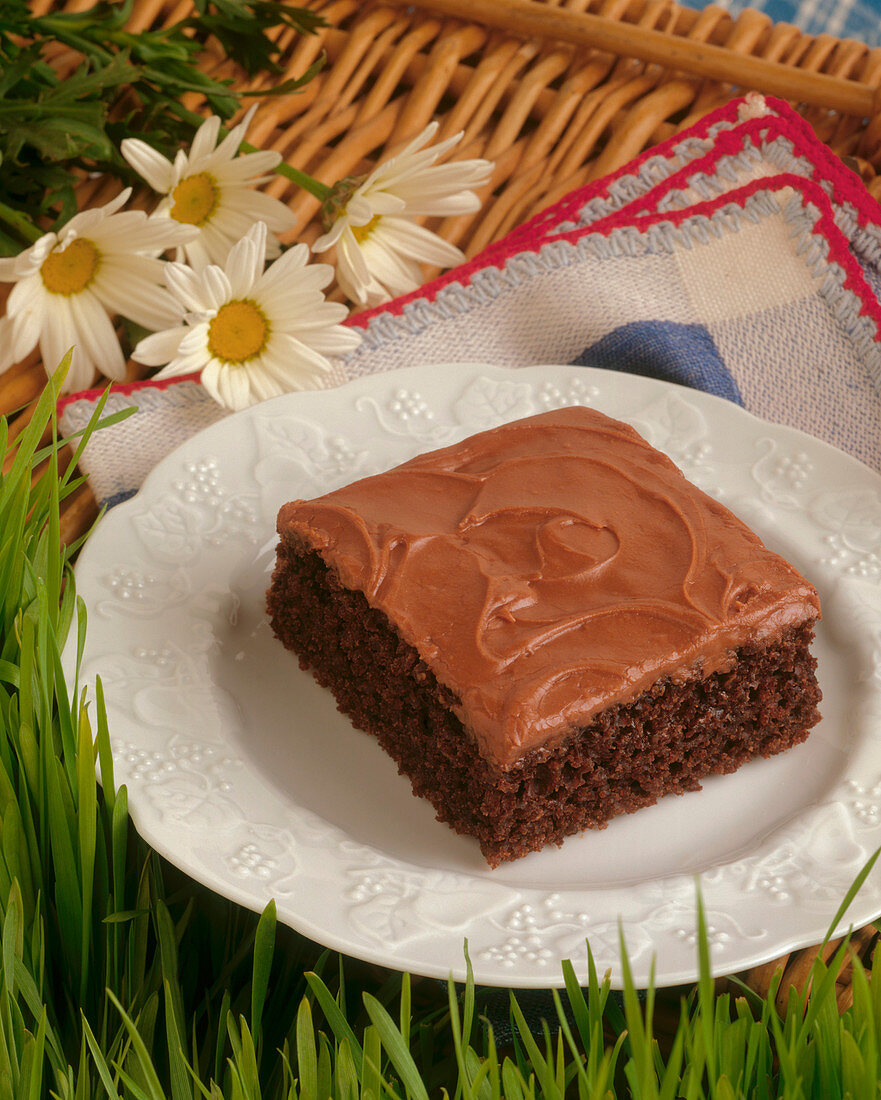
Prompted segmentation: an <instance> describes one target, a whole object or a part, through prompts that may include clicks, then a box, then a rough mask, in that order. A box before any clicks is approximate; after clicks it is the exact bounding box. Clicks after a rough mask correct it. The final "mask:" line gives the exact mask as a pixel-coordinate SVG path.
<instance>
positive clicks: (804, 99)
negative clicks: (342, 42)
mask: <svg viewBox="0 0 881 1100" xmlns="http://www.w3.org/2000/svg"><path fill="white" fill-rule="evenodd" d="M391 2H392V3H410V2H411V0H391ZM419 6H420V7H423V8H427V9H429V10H431V11H434V12H437V13H439V14H441V15H449V16H453V17H457V18H460V19H463V20H465V21H466V22H469V23H481V24H484V25H485V26H489V27H498V28H499V29H500V30H504V31H508V32H509V33H511V34H513V35H517V36H518V37H520V36H522V37H524V38H548V39H553V40H556V41H562V42H571V43H573V44H574V45H577V46H590V47H592V48H593V49H597V50H604V51H607V52H609V53H613V54H618V55H620V56H622V57H636V58H639V59H640V60H641V61H649V62H654V63H655V64H657V65H663V66H664V68H667V69H678V70H682V71H684V72H687V73H692V74H693V75H695V76H702V77H709V78H711V79H713V80H721V81H725V82H729V83H731V84H736V85H738V86H740V87H742V88H743V89H744V90H745V91H746V90H747V89H754V90H756V91H760V92H766V93H767V94H769V95H779V96H780V97H781V98H783V99H788V100H792V101H794V102H796V103H810V104H812V105H814V106H819V107H827V108H832V109H834V110H836V111H840V112H841V113H842V114H847V115H857V116H861V117H869V116H871V115H872V114H873V113H874V111H875V109H876V105H877V104H878V100H879V95H878V90H877V89H875V88H872V87H870V86H869V85H868V84H862V83H860V82H859V81H856V80H847V79H844V78H843V77H838V76H829V75H827V74H826V73H814V72H806V71H805V70H804V69H799V68H797V67H796V66H794V65H784V64H783V63H782V62H779V61H768V60H767V59H766V58H763V57H754V56H752V55H751V54H742V53H736V52H735V51H734V50H729V49H727V48H726V47H725V46H715V45H712V44H710V43H705V42H696V41H694V40H693V39H690V38H684V37H682V36H680V35H672V34H665V33H664V32H663V31H656V30H653V29H652V28H650V27H640V26H637V25H636V24H634V23H625V22H622V21H620V20H617V19H608V18H606V17H604V16H601V15H593V14H591V13H589V12H576V11H570V10H569V9H566V8H557V7H552V6H550V5H548V4H545V3H539V2H538V0H420V4H419Z"/></svg>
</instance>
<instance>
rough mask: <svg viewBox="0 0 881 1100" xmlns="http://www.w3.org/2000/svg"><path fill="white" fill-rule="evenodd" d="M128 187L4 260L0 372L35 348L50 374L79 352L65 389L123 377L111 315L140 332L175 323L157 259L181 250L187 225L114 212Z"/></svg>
mask: <svg viewBox="0 0 881 1100" xmlns="http://www.w3.org/2000/svg"><path fill="white" fill-rule="evenodd" d="M130 194H131V189H129V190H126V191H123V192H122V194H121V195H118V196H117V197H116V198H115V199H113V200H112V201H111V202H109V203H107V204H106V205H105V206H100V207H96V208H93V209H90V210H84V211H82V213H80V214H75V215H74V216H73V217H72V218H71V219H70V221H69V222H67V223H66V224H65V225H64V226H62V228H61V229H60V230H59V231H58V232H57V233H46V234H45V235H44V236H42V237H41V238H40V239H39V240H38V241H37V242H36V243H35V244H33V245H31V247H30V248H27V249H25V251H24V252H20V253H19V254H18V256H14V257H12V258H9V259H0V282H5V283H15V286H14V287H13V288H12V290H11V292H10V294H9V299H8V301H7V303H6V316H5V318H3V323H2V325H0V372H2V371H4V370H6V369H7V368H8V367H9V366H11V365H12V364H13V363H17V362H19V361H20V360H21V359H23V358H24V357H25V356H26V355H28V354H29V353H30V352H31V351H33V349H34V348H35V347H36V346H37V345H38V344H39V346H40V354H41V356H42V359H43V364H44V366H45V368H46V371H47V372H50V373H51V372H52V371H54V369H55V368H56V367H57V366H58V363H59V362H60V361H61V359H62V357H63V356H64V354H65V353H66V352H67V351H68V349H69V348H71V347H75V348H76V352H75V354H74V357H73V362H72V364H71V369H70V371H69V373H68V375H67V378H66V380H65V384H64V388H65V390H67V391H70V390H76V389H83V388H84V387H86V386H88V385H90V384H91V383H92V380H93V379H94V377H95V374H96V372H100V373H101V374H102V375H104V376H105V377H107V378H114V379H121V378H123V377H124V375H125V358H124V356H123V354H122V349H121V348H120V346H119V340H118V339H117V335H116V331H115V328H114V324H113V320H112V318H113V317H115V316H122V317H127V318H128V319H129V320H130V321H134V322H135V323H136V324H139V325H142V326H143V327H144V328H149V329H160V328H166V327H167V326H168V325H170V324H174V323H175V322H176V321H179V320H180V317H181V311H180V309H179V308H178V305H177V302H176V300H175V299H174V297H173V296H172V295H171V294H169V292H168V290H166V288H165V287H164V286H163V285H162V282H163V280H162V268H163V266H164V264H163V261H162V260H159V259H157V258H156V257H157V255H158V254H159V253H160V252H163V251H164V250H165V249H166V248H172V247H175V246H177V245H180V244H182V243H183V242H184V241H186V240H187V238H188V237H189V236H190V235H191V234H192V233H193V230H192V229H190V227H189V226H184V225H178V224H177V223H175V222H169V221H165V220H162V221H157V220H156V219H152V218H148V217H147V215H146V214H145V213H144V212H143V211H141V210H126V211H122V212H120V207H121V206H123V205H124V203H125V202H126V200H127V199H128V197H129V195H130Z"/></svg>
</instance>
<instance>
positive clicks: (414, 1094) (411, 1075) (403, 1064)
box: [362, 993, 428, 1100]
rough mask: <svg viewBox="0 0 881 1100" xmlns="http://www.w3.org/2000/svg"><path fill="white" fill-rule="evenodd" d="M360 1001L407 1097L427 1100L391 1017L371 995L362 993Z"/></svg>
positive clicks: (420, 1081)
mask: <svg viewBox="0 0 881 1100" xmlns="http://www.w3.org/2000/svg"><path fill="white" fill-rule="evenodd" d="M362 999H363V1002H364V1007H365V1009H366V1010H367V1015H368V1016H369V1017H370V1022H371V1023H372V1024H373V1026H374V1027H375V1028H376V1030H377V1032H378V1034H379V1039H380V1042H381V1043H382V1045H383V1047H384V1048H385V1051H386V1053H387V1054H388V1056H389V1059H390V1061H391V1063H392V1065H393V1066H394V1067H395V1071H396V1073H397V1074H398V1077H400V1079H401V1084H403V1086H404V1088H405V1089H406V1092H407V1095H408V1096H409V1097H411V1098H412V1100H428V1092H427V1091H426V1088H425V1085H424V1084H423V1082H422V1077H421V1075H420V1073H419V1070H418V1069H417V1068H416V1063H415V1062H414V1061H413V1057H412V1055H411V1054H410V1051H409V1050H408V1049H407V1044H406V1043H405V1042H404V1037H403V1036H402V1035H401V1033H400V1031H398V1029H397V1027H395V1023H394V1021H393V1020H392V1018H391V1016H389V1014H388V1012H386V1010H385V1009H384V1008H383V1006H382V1005H381V1004H380V1003H379V1001H378V1000H377V999H376V998H375V997H374V996H372V994H370V993H364V994H363V997H362Z"/></svg>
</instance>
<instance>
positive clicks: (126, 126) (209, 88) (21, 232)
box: [0, 0, 323, 255]
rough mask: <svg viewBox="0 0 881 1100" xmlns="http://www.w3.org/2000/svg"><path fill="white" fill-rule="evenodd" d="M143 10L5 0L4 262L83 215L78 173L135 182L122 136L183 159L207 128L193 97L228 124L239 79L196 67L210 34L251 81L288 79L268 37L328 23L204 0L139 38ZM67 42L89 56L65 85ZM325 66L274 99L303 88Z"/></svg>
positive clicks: (0, 166) (273, 3)
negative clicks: (136, 21) (263, 75)
mask: <svg viewBox="0 0 881 1100" xmlns="http://www.w3.org/2000/svg"><path fill="white" fill-rule="evenodd" d="M133 6H134V0H121V2H116V3H109V2H104V0H101V2H98V3H96V4H95V5H94V6H93V7H91V8H89V9H88V10H85V11H79V12H77V11H60V12H49V13H47V14H45V15H39V16H34V15H32V14H31V13H30V11H29V4H28V0H3V2H2V4H0V226H2V228H0V255H4V254H5V255H13V254H15V253H16V252H18V251H19V250H20V249H21V248H22V246H23V245H26V244H29V243H31V242H32V241H33V240H35V239H36V238H37V236H39V233H40V232H44V231H45V230H46V229H50V228H51V229H56V228H58V227H59V226H60V225H61V224H63V223H64V222H65V221H67V220H68V219H69V218H70V217H71V215H72V214H74V213H75V211H76V201H75V190H74V188H75V184H76V179H75V177H74V176H72V175H71V168H73V167H77V166H79V167H83V168H86V169H88V170H91V171H104V172H109V173H111V174H112V175H115V176H118V177H120V178H122V179H131V178H133V177H132V173H131V169H130V168H129V166H128V165H127V164H126V162H125V161H124V160H123V159H122V157H121V156H120V154H119V151H118V150H119V145H120V143H121V141H122V139H123V138H125V137H128V136H131V135H132V134H143V135H144V136H145V138H146V139H147V140H149V141H150V143H151V144H152V145H154V146H155V147H156V148H157V149H159V150H160V151H161V152H162V153H164V154H165V155H166V156H169V157H171V158H173V156H174V153H175V152H176V150H177V149H178V148H180V147H181V145H183V144H186V143H188V142H189V141H190V139H191V138H192V135H193V132H194V130H195V128H196V127H197V126H198V125H199V123H200V122H201V121H202V118H201V117H200V116H199V115H197V114H195V113H194V112H193V111H191V110H189V109H188V108H186V107H185V106H184V105H183V103H182V99H183V98H184V97H185V96H186V95H189V94H193V93H195V94H196V95H197V96H199V97H200V98H201V99H202V100H203V101H204V102H205V103H206V104H207V105H208V107H209V108H210V109H211V111H212V112H213V113H214V114H217V115H219V116H220V117H221V118H223V119H227V118H229V117H230V116H231V115H232V114H233V113H234V112H235V111H236V110H237V108H238V106H239V95H238V93H237V92H236V91H235V89H234V88H233V87H232V85H231V83H230V81H228V80H217V79H215V78H214V77H212V76H210V75H208V74H207V73H205V72H203V71H202V70H201V69H200V68H199V67H198V65H197V63H196V60H197V57H198V54H199V52H200V51H201V50H202V49H203V48H204V45H205V42H206V40H207V39H208V37H209V36H212V37H213V38H215V39H216V40H217V41H218V42H219V43H220V45H221V46H222V48H223V50H224V52H225V53H226V55H227V56H228V57H230V58H232V59H233V60H234V61H237V62H238V63H239V64H241V65H242V66H243V68H244V69H245V70H246V72H247V73H248V74H249V75H254V74H256V73H258V72H269V73H272V74H279V73H281V68H280V65H279V62H278V55H279V52H280V50H279V47H278V45H277V43H276V41H275V40H274V39H273V38H272V37H270V35H269V34H268V33H267V32H268V31H270V30H271V29H272V28H275V27H289V28H292V29H293V30H295V31H297V32H299V33H310V32H313V31H314V30H315V28H316V27H317V26H320V25H322V23H323V21H322V20H321V18H320V17H318V16H316V15H315V14H314V13H312V12H308V11H305V10H303V9H300V8H296V7H291V6H289V5H288V4H286V3H281V2H277V0H195V3H194V9H195V14H194V15H193V16H192V17H190V18H186V19H181V20H179V21H178V22H176V23H174V24H172V25H171V26H168V27H162V28H160V29H156V30H143V31H140V32H138V33H137V34H133V33H131V32H129V31H127V30H126V29H125V27H126V22H127V21H128V19H129V17H130V15H131V13H132V8H133ZM59 47H67V48H68V49H69V50H73V51H75V54H76V55H77V56H78V57H79V58H80V59H81V60H80V62H79V64H78V67H77V68H76V69H75V71H74V72H72V73H70V74H69V75H66V76H64V77H63V78H62V77H60V76H59V74H58V73H57V71H56V70H55V68H53V66H52V65H51V64H50V62H49V58H51V56H52V53H53V51H57V50H58V48H59ZM317 68H318V66H317V65H316V66H312V67H311V68H310V69H309V70H308V72H306V73H304V74H302V75H301V76H300V77H299V78H297V79H288V80H282V81H279V82H277V83H276V84H274V86H273V87H272V88H271V89H269V90H268V91H267V92H266V93H264V94H272V95H283V94H288V93H291V92H295V91H297V90H298V89H299V88H300V87H302V86H303V85H304V84H305V83H307V82H308V81H309V80H310V79H311V78H312V76H314V74H315V72H316V71H317ZM40 224H42V225H43V226H44V228H43V229H39V230H38V229H36V228H35V227H36V226H37V225H40Z"/></svg>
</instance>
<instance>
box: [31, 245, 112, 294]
mask: <svg viewBox="0 0 881 1100" xmlns="http://www.w3.org/2000/svg"><path fill="white" fill-rule="evenodd" d="M100 262H101V253H100V252H99V251H98V249H97V248H96V247H95V246H94V245H93V244H92V242H91V241H86V240H83V238H82V237H76V238H75V239H74V240H72V241H71V242H70V244H69V245H68V246H67V248H62V249H58V250H57V251H55V252H50V253H49V255H48V256H47V257H46V259H45V260H43V263H42V265H41V266H40V275H41V276H42V277H43V285H44V286H45V288H46V289H47V290H48V291H50V292H51V293H52V294H64V295H67V296H69V295H71V294H79V293H80V291H83V290H85V289H86V287H87V286H88V285H89V283H90V282H91V281H92V279H93V278H94V277H95V272H96V271H97V270H98V264H99V263H100Z"/></svg>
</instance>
